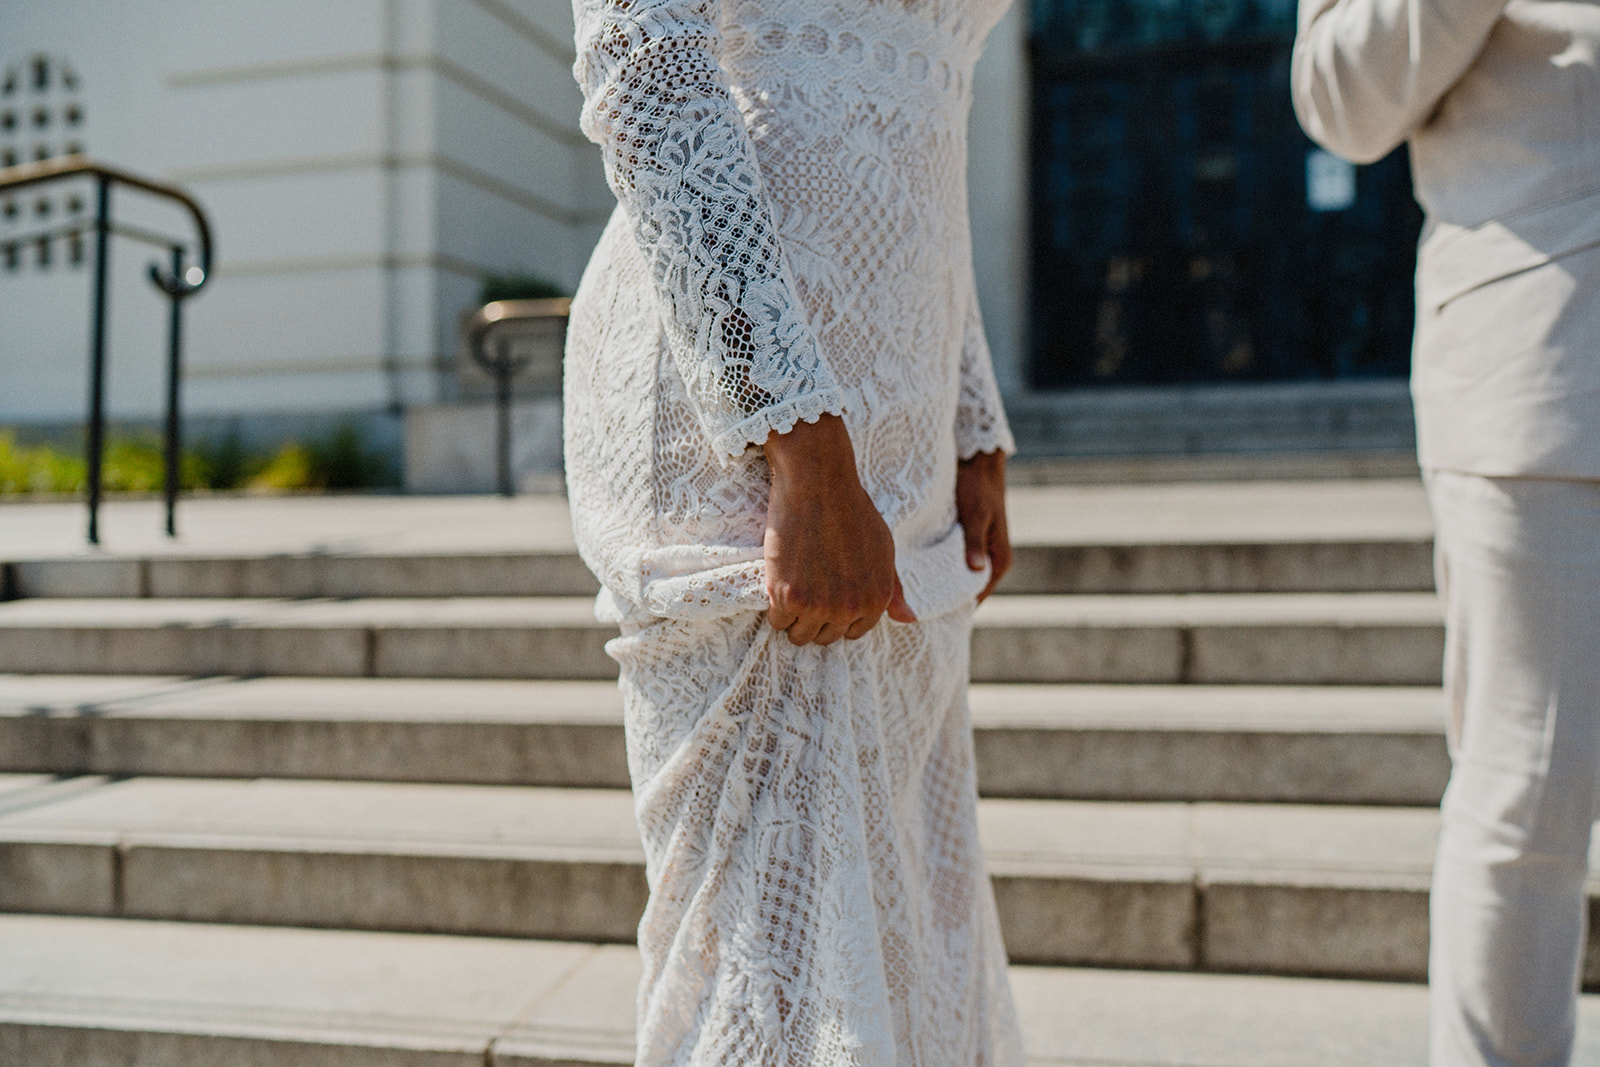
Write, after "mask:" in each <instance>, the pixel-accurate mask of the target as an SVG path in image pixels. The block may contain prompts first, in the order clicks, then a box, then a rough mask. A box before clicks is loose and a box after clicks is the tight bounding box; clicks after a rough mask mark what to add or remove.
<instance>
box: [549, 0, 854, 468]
mask: <svg viewBox="0 0 1600 1067" xmlns="http://www.w3.org/2000/svg"><path fill="white" fill-rule="evenodd" d="M718 7H719V0H573V13H574V16H575V21H576V24H577V51H578V60H577V64H576V65H575V67H574V72H575V74H576V75H577V78H578V83H579V85H580V86H581V87H582V89H583V94H584V108H583V118H582V124H583V131H584V133H585V134H586V135H587V136H588V137H589V138H590V139H592V140H593V141H595V142H596V143H597V144H599V145H600V147H601V148H602V150H603V152H604V155H605V162H606V176H607V179H608V181H609V182H610V183H611V187H612V189H613V190H614V191H615V192H616V194H617V199H618V200H619V201H620V202H621V203H622V206H623V209H624V211H625V212H626V214H627V216H628V219H629V221H630V222H631V223H632V226H633V231H634V234H635V236H636V238H637V239H638V242H639V245H640V247H641V249H642V250H643V251H644V254H645V256H646V258H647V259H648V260H649V263H650V268H651V275H652V278H653V279H654V283H655V290H656V297H657V299H658V301H659V304H660V308H661V314H662V317H663V319H664V322H665V328H666V333H667V342H668V345H669V347H670V349H671V354H672V359H673V363H674V365H675V366H676V367H677V370H678V373H679V375H680V376H681V377H682V379H683V382H684V385H685V386H686V387H687V390H688V393H689V397H690V399H691V401H692V402H693V403H694V405H695V407H696V409H697V411H698V413H699V417H700V420H701V424H702V426H703V427H704V429H705V431H706V433H707V435H708V436H709V437H710V438H711V441H712V445H713V447H714V448H715V449H716V450H717V451H718V453H719V454H723V455H728V456H738V455H740V454H741V453H742V452H744V450H745V449H747V448H748V447H749V446H751V445H756V444H760V443H761V442H763V441H765V440H766V438H767V435H768V434H769V433H784V432H786V431H788V430H789V429H791V428H792V427H793V426H794V424H795V422H796V421H797V420H802V419H803V420H805V421H808V422H812V421H815V420H816V419H817V418H818V417H819V416H821V415H823V414H827V413H832V414H838V413H839V412H840V411H841V409H842V394H841V392H840V390H839V389H838V387H837V386H836V385H835V383H834V380H833V377H832V375H831V373H830V372H829V370H828V367H827V363H826V361H825V360H824V358H823V355H822V353H821V351H820V350H819V347H818V345H817V340H816V338H815V336H814V335H813V334H812V332H811V330H810V328H809V326H808V325H807V324H806V321H805V317H804V314H803V311H802V308H801V306H800V303H799V300H798V299H797V297H796V295H795V292H794V288H793V286H792V285H791V283H790V281H789V272H788V270H787V267H786V265H785V263H784V257H783V250H782V248H781V246H780V244H779V238H778V232H777V227H776V225H775V224H774V222H773V213H772V211H771V210H770V208H769V206H768V203H767V200H766V194H765V191H764V190H763V187H762V180H761V172H760V169H759V166H758V164H757V162H756V156H755V149H754V146H753V145H752V143H751V140H750V136H749V133H748V131H747V130H746V129H745V125H744V117H743V115H742V114H741V113H740V111H739V109H738V107H737V106H736V105H735V104H734V101H733V98H732V96H731V95H730V93H729V91H728V85H727V80H726V78H725V76H724V74H723V71H722V67H721V64H720V62H719V57H720V52H721V34H720V31H719V27H718V22H717V9H718Z"/></svg>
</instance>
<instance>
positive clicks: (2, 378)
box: [0, 0, 610, 422]
mask: <svg viewBox="0 0 1600 1067" xmlns="http://www.w3.org/2000/svg"><path fill="white" fill-rule="evenodd" d="M570 18H571V16H570V10H569V9H568V8H567V5H565V4H561V3H556V2H554V0H531V2H525V3H508V2H503V0H340V2H339V3H338V4H326V3H323V2H322V0H275V2H274V3H272V4H261V3H254V2H250V3H247V2H245V0H124V2H123V3H119V4H114V5H112V4H102V3H98V2H96V0H7V2H6V3H4V4H3V5H0V49H4V51H0V64H3V63H16V62H22V61H24V60H26V59H27V57H28V56H30V55H32V54H33V53H35V52H44V53H47V54H50V55H52V56H61V57H65V58H67V59H68V60H69V61H70V62H71V63H72V65H73V66H74V67H75V68H76V69H77V70H78V71H79V72H80V73H81V75H82V78H83V85H84V93H83V95H84V98H85V110H86V113H87V115H88V117H89V121H88V123H87V124H86V128H85V130H84V131H83V135H84V136H83V140H84V142H85V144H86V147H87V148H88V150H89V153H90V154H91V155H92V156H94V157H96V158H99V159H103V160H106V161H108V162H112V163H115V164H117V165H120V166H123V167H126V168H128V169H130V170H134V171H136V172H140V173H145V174H149V175H151V176H154V177H158V178H163V179H167V180H171V181H175V182H177V183H179V184H181V185H183V186H185V187H186V188H188V189H190V190H191V191H192V192H194V193H195V195H196V196H197V197H198V198H199V199H200V200H201V202H202V203H203V204H204V205H205V206H206V207H207V209H208V211H209V212H210V214H211V217H212V221H213V224H214V228H215V231H216V234H217V241H218V253H219V260H218V269H217V271H216V272H215V275H214V279H213V282H212V284H211V285H209V286H208V287H207V289H206V290H205V291H204V292H202V294H200V295H199V296H197V297H196V298H195V299H194V300H193V301H191V302H190V303H189V304H188V305H187V316H188V331H187V353H188V359H187V361H186V366H187V376H188V386H187V390H186V398H185V408H186V411H188V412H189V413H190V414H194V415H208V414H212V415H215V414H229V413H251V414H273V413H283V414H293V415H299V414H305V413H308V412H342V411H363V410H377V409H387V408H391V407H393V406H394V405H397V404H412V403H427V402H432V401H434V400H437V399H439V398H440V396H441V395H442V394H448V391H449V389H450V385H451V378H450V376H449V375H448V373H445V372H444V371H443V370H442V365H443V364H445V363H448V361H449V360H451V359H453V356H454V349H455V330H456V324H457V322H458V319H459V316H460V314H461V312H462V311H464V310H466V309H468V308H470V307H471V306H472V305H473V304H474V303H475V302H476V298H477V289H478V285H479V282H480V280H481V278H482V276H483V275H484V274H486V273H490V272H513V271H515V272H535V273H540V274H545V275H547V276H549V277H551V278H552V279H553V280H555V281H556V282H558V283H560V284H563V285H565V286H567V287H569V288H570V287H572V286H574V285H575V284H576V282H577V279H578V275H579V273H580V272H581V270H582V266H583V261H584V259H585V258H586V257H587V253H588V249H589V247H590V246H591V245H592V242H593V240H594V237H595V235H596V234H597V233H598V229H599V226H600V224H601V223H602V222H603V220H604V217H605V214H606V213H607V212H608V210H609V206H610V205H609V198H608V196H607V194H606V191H605V187H604V182H603V178H602V175H601V171H600V165H599V160H598V155H597V153H596V152H595V151H594V150H593V149H592V147H591V146H588V145H587V144H586V143H585V142H583V140H582V138H581V137H580V136H579V135H578V133H577V111H578V106H579V102H580V101H579V96H578V92H577V89H576V86H575V85H574V84H573V82H572V77H571V73H570V68H571V65H572V48H571V43H570V38H571V29H570ZM53 151H54V153H59V151H60V147H59V146H56V147H55V148H54V149H53ZM132 206H133V205H132V203H131V198H128V199H126V200H125V201H124V203H123V204H122V209H120V210H119V211H118V217H119V218H134V217H136V216H137V217H138V218H139V220H140V221H147V220H153V219H155V218H158V217H159V218H165V219H166V220H167V221H168V223H169V224H173V223H176V224H177V228H176V230H175V232H176V233H178V234H183V233H186V232H187V230H186V228H185V227H184V226H183V225H182V219H181V216H175V215H174V214H173V213H172V212H168V211H164V210H162V211H160V212H158V214H157V215H151V213H150V212H149V211H148V210H145V209H143V208H140V209H138V210H137V211H135V212H130V211H128V210H126V209H128V208H131V207H132ZM29 222H31V220H30V219H27V218H24V219H22V220H20V222H18V223H17V224H15V225H13V226H12V227H11V228H12V230H13V231H15V232H20V231H21V230H22V229H24V228H28V227H27V226H26V224H27V223H29ZM5 233H6V228H5V224H4V223H3V221H0V241H3V240H4V236H5ZM114 248H115V252H114V263H115V269H116V272H117V275H116V276H117V290H116V293H115V294H114V300H113V308H112V310H113V332H112V337H111V342H112V343H111V349H112V351H111V358H112V367H113V382H112V389H111V401H112V408H113V413H114V414H116V415H119V416H123V417H148V416H151V415H153V414H155V413H156V412H157V411H158V410H159V404H160V395H161V387H160V377H161V361H160V352H161V351H162V349H163V345H164V338H163V334H162V330H163V323H164V314H165V310H164V308H163V307H162V304H161V301H160V300H159V299H158V294H156V293H155V291H154V290H153V289H151V288H150V287H149V286H148V283H144V282H142V280H141V278H142V272H143V270H144V263H145V262H146V261H147V260H148V259H149V255H148V254H146V253H145V252H144V251H142V250H141V249H138V248H137V247H135V246H130V245H127V243H126V242H121V241H119V242H116V243H115V245H114ZM88 273H89V272H88V271H87V270H86V269H84V268H81V267H80V268H76V269H75V270H74V271H70V272H69V271H67V270H61V269H56V270H52V271H49V272H41V271H39V270H37V269H33V268H32V267H31V265H30V266H28V267H25V268H24V269H23V270H21V271H18V272H6V271H4V270H3V268H0V421H6V422H48V421H58V420H71V419H76V418H78V417H79V416H80V415H81V412H82V408H83V402H84V401H83V397H84V385H83V378H84V375H83V371H82V366H83V364H84V362H85V359H86V356H85V352H86V347H87V327H86V325H84V323H85V321H86V316H87V310H86V299H85V291H86V288H87V285H88ZM141 285H143V286H144V291H142V292H141V291H140V286H141ZM124 290H126V291H124ZM146 311H148V313H146Z"/></svg>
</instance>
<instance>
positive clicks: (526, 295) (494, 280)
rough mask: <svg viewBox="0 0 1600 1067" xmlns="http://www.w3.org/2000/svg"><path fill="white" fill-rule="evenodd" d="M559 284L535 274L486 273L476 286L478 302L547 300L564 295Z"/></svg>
mask: <svg viewBox="0 0 1600 1067" xmlns="http://www.w3.org/2000/svg"><path fill="white" fill-rule="evenodd" d="M566 295H567V294H566V293H564V292H562V290H561V286H559V285H557V284H556V283H555V282H553V281H551V280H550V279H549V278H543V277H540V276H539V275H537V274H486V275H484V278H483V284H482V285H480V286H479V287H478V303H480V304H487V303H489V302H491V301H494V300H549V299H550V298H552V297H557V296H566Z"/></svg>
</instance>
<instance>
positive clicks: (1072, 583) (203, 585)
mask: <svg viewBox="0 0 1600 1067" xmlns="http://www.w3.org/2000/svg"><path fill="white" fill-rule="evenodd" d="M1432 556H1433V545H1432V541H1431V539H1429V538H1416V537H1398V536H1397V537H1372V538H1335V539H1329V540H1326V541H1311V540H1303V539H1300V540H1272V539H1262V540H1259V541H1240V540H1218V541H1206V540H1193V541H1159V540H1151V541H1147V542H1139V541H1132V542H1127V543H1121V542H1116V543H1113V542H1084V543H1076V544H1071V543H1067V544H1020V545H1017V546H1015V554H1014V560H1013V564H1012V573H1011V574H1010V575H1009V576H1008V577H1007V578H1006V580H1005V582H1003V583H1002V584H1001V586H1000V592H1002V593H1008V594H1009V593H1051V592H1082V593H1120V592H1129V593H1162V592H1171V593H1184V592H1189V593H1203V592H1219V593H1221V592H1269V591H1283V592H1317V591H1361V590H1369V591H1400V590H1404V591H1414V592H1420V591H1427V590H1430V589H1431V588H1432V587H1433V570H1432ZM598 588H599V586H598V584H597V582H596V581H595V579H594V577H593V575H592V574H590V572H589V571H588V569H587V568H586V567H585V566H584V564H583V562H582V561H581V560H580V559H579V557H578V555H577V554H576V553H575V552H573V551H570V550H557V549H529V550H525V551H498V552H462V553H459V554H456V553H369V552H355V553H323V552H307V553H289V554H268V555H253V556H252V555H240V556H217V555H170V556H168V555H161V556H118V557H106V558H59V559H56V558H44V559H19V560H13V561H9V562H0V600H15V599H21V598H65V597H83V596H98V597H106V598H118V599H121V598H168V597H197V596H198V597H222V598H226V597H250V596H295V597H309V596H383V597H405V596H413V597H414V596H441V597H443V596H463V595H490V596H492V595H500V594H504V593H506V592H507V591H510V592H513V593H520V594H525V595H588V594H593V593H594V592H595V591H597V590H598Z"/></svg>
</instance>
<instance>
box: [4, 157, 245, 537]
mask: <svg viewBox="0 0 1600 1067" xmlns="http://www.w3.org/2000/svg"><path fill="white" fill-rule="evenodd" d="M80 176H81V177H92V178H93V179H94V181H95V189H96V197H95V217H94V231H95V255H94V292H93V301H92V307H91V309H90V326H91V340H90V349H89V426H88V434H87V437H88V440H87V442H86V448H87V452H88V462H87V468H88V483H89V484H88V490H89V494H88V495H89V543H90V544H91V545H98V544H99V543H100V499H101V496H102V495H103V494H102V492H101V481H102V477H101V476H102V473H103V468H104V465H105V464H104V459H105V418H106V413H105V406H106V395H105V394H106V318H107V314H108V305H109V304H110V295H109V294H110V278H111V267H110V263H111V235H112V233H113V232H128V233H130V235H131V236H134V237H136V238H138V239H140V240H146V241H148V240H149V233H148V231H146V232H145V233H143V234H141V233H137V232H134V231H128V230H127V229H126V228H124V229H123V230H121V231H114V228H113V226H112V224H111V186H112V184H113V183H116V182H121V183H122V184H123V185H125V186H127V187H129V188H130V189H139V190H142V191H143V192H146V193H150V194H152V195H154V196H159V197H163V198H165V199H167V200H171V201H174V202H176V203H177V204H179V205H181V206H182V207H183V208H184V209H185V210H186V211H188V213H189V216H190V218H191V219H193V220H194V226H195V236H196V244H197V246H198V247H197V255H198V260H199V262H198V264H197V265H196V266H193V267H189V268H188V269H186V270H185V269H183V259H184V251H185V250H184V248H183V246H181V245H177V244H172V243H170V242H169V241H168V240H167V239H164V238H163V239H159V240H158V241H156V242H155V243H157V244H158V245H160V246H161V247H164V248H169V249H171V251H172V253H173V264H174V272H173V275H172V277H170V278H169V277H167V276H166V275H164V274H163V273H162V272H161V267H160V265H159V264H155V263H152V264H151V265H150V278H151V280H152V281H153V282H155V284H156V287H157V288H159V289H161V290H162V291H163V292H165V293H166V294H167V295H168V296H169V297H171V299H172V309H171V323H172V337H171V344H170V359H169V381H168V385H167V390H168V411H167V429H168V432H167V440H168V454H167V465H168V471H169V477H168V478H167V484H168V486H169V490H168V492H169V496H168V498H167V534H168V536H173V535H174V532H175V526H176V521H175V519H174V516H173V512H174V509H175V505H176V497H175V496H173V495H170V494H172V493H175V492H176V490H177V487H178V483H179V482H180V481H181V480H182V479H181V474H178V473H174V472H177V471H178V467H179V460H180V457H179V456H178V452H177V447H178V433H177V428H176V427H177V411H178V402H177V394H178V389H179V377H178V374H179V371H180V370H181V367H180V360H181V355H182V348H181V344H182V341H181V326H182V321H183V320H182V308H181V306H180V305H181V304H182V302H183V300H185V299H186V298H188V297H190V296H193V295H194V294H195V293H197V292H199V291H200V288H201V286H203V285H205V284H206V281H207V280H208V279H209V278H210V276H211V262H212V257H213V252H214V249H213V246H212V242H211V223H210V221H209V220H208V219H207V218H206V213H205V211H204V210H202V209H201V207H200V205H199V203H197V202H196V201H195V199H194V197H192V196H190V195H189V194H188V193H186V192H184V191H183V190H182V189H180V188H178V187H177V186H175V185H166V184H164V183H162V182H157V181H153V180H151V179H149V178H141V177H139V176H138V175H135V174H129V173H128V172H127V171H124V170H118V169H116V168H113V167H108V166H105V165H104V164H101V163H96V162H95V161H94V160H92V159H88V158H86V157H84V156H82V155H77V154H73V155H68V156H62V157H59V158H57V159H47V160H41V161H40V162H37V163H23V164H18V165H16V166H10V167H0V190H5V191H7V192H10V191H11V190H15V189H23V188H27V187H28V186H32V185H41V184H43V183H45V182H53V181H60V180H62V179H65V178H74V177H80ZM73 232H81V230H80V229H79V228H78V227H76V226H74V227H73ZM53 236H55V234H54V233H46V234H45V235H43V236H42V237H41V239H42V240H49V239H51V238H52V237H53Z"/></svg>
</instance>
